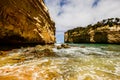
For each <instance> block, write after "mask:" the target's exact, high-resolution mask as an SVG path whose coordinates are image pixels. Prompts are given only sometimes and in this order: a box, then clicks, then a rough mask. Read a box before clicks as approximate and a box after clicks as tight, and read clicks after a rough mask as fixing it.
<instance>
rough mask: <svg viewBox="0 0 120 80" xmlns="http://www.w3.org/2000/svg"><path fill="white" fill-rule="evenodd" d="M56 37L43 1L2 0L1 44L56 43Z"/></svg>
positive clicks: (0, 20)
mask: <svg viewBox="0 0 120 80" xmlns="http://www.w3.org/2000/svg"><path fill="white" fill-rule="evenodd" d="M54 35H55V23H54V22H53V21H52V20H51V18H50V16H49V13H48V9H47V7H46V6H45V4H44V2H43V0H0V43H40V44H47V43H54V42H55V36H54Z"/></svg>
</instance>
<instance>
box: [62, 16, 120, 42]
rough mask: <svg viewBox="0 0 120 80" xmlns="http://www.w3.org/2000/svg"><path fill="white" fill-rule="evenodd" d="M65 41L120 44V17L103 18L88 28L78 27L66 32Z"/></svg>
mask: <svg viewBox="0 0 120 80" xmlns="http://www.w3.org/2000/svg"><path fill="white" fill-rule="evenodd" d="M64 36H65V42H68V43H69V42H71V43H118V44H120V19H119V18H111V19H107V20H103V21H101V22H98V23H96V24H94V25H88V26H87V27H86V28H82V27H78V28H75V29H72V30H68V31H67V32H65V35H64Z"/></svg>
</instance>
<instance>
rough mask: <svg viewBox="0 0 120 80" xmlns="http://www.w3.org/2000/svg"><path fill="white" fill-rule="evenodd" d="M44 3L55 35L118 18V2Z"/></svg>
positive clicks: (66, 0) (62, 0)
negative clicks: (52, 21) (53, 23)
mask: <svg viewBox="0 0 120 80" xmlns="http://www.w3.org/2000/svg"><path fill="white" fill-rule="evenodd" d="M45 3H46V5H47V7H48V9H49V13H50V16H51V18H52V19H53V20H54V22H55V24H56V31H57V33H59V32H60V33H61V32H65V31H67V30H69V29H73V28H75V27H85V26H87V25H89V24H94V23H96V22H97V21H101V20H103V19H107V18H114V17H120V0H45ZM60 33H59V35H60Z"/></svg>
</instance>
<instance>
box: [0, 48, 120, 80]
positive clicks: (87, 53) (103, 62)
mask: <svg viewBox="0 0 120 80" xmlns="http://www.w3.org/2000/svg"><path fill="white" fill-rule="evenodd" d="M103 47H104V46H102V48H101V47H94V46H88V47H87V46H86V47H85V48H81V47H78V46H75V47H71V48H69V49H60V50H57V49H56V48H54V49H53V50H54V51H55V52H56V54H57V55H59V56H60V57H42V58H39V59H34V60H27V61H24V62H21V63H16V64H14V65H4V66H1V67H0V80H120V58H119V57H120V52H119V51H118V50H116V49H110V50H109V49H108V47H106V46H105V47H104V48H103Z"/></svg>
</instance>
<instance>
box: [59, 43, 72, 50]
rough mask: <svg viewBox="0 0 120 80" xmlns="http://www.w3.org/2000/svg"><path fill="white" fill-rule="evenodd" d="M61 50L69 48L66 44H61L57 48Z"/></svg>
mask: <svg viewBox="0 0 120 80" xmlns="http://www.w3.org/2000/svg"><path fill="white" fill-rule="evenodd" d="M62 48H70V46H69V45H68V44H61V45H59V46H57V49H62Z"/></svg>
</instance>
